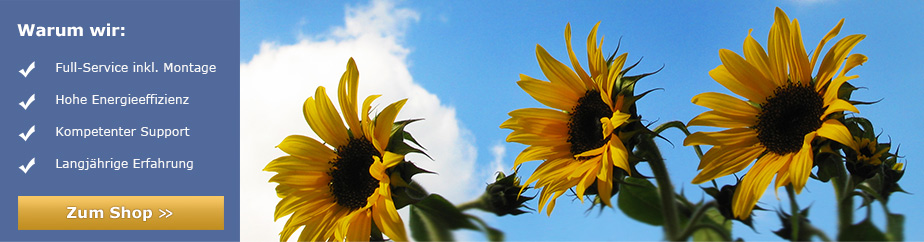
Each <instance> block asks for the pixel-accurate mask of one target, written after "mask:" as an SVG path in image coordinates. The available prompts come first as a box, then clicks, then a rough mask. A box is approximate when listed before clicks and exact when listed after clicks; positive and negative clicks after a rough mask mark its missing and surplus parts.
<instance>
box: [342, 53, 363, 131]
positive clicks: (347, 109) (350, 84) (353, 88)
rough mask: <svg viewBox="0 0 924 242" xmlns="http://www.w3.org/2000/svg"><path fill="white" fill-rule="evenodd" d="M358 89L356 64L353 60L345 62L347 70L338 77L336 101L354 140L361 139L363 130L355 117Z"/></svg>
mask: <svg viewBox="0 0 924 242" xmlns="http://www.w3.org/2000/svg"><path fill="white" fill-rule="evenodd" d="M357 89H359V70H358V69H357V68H356V62H355V61H353V58H350V61H348V62H347V69H346V71H344V72H343V76H341V77H340V86H339V87H338V88H337V99H338V100H339V101H340V109H341V110H342V111H343V119H344V120H345V121H346V123H347V125H348V126H349V127H350V131H352V132H353V137H354V138H361V137H363V129H362V127H361V126H359V118H357V116H356V111H357V110H356V92H357Z"/></svg>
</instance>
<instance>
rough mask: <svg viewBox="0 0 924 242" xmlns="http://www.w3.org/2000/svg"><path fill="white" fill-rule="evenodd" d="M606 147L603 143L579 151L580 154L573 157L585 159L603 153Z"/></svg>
mask: <svg viewBox="0 0 924 242" xmlns="http://www.w3.org/2000/svg"><path fill="white" fill-rule="evenodd" d="M606 148H607V147H606V146H605V145H604V146H600V147H597V148H596V149H592V150H588V151H584V152H581V153H580V154H577V155H575V156H574V158H575V159H577V160H581V159H587V158H591V157H595V156H599V155H600V154H603V151H606Z"/></svg>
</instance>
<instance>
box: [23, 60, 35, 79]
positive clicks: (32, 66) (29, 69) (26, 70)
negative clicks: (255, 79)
mask: <svg viewBox="0 0 924 242" xmlns="http://www.w3.org/2000/svg"><path fill="white" fill-rule="evenodd" d="M32 69H35V61H33V62H32V64H29V68H26V69H25V70H23V69H19V74H22V77H29V73H30V72H32Z"/></svg>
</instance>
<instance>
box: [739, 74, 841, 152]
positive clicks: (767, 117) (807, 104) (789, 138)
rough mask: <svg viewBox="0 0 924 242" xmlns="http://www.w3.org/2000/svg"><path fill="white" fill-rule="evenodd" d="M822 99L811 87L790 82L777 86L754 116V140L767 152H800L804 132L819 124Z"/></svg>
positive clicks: (817, 126)
mask: <svg viewBox="0 0 924 242" xmlns="http://www.w3.org/2000/svg"><path fill="white" fill-rule="evenodd" d="M822 114H824V100H822V97H821V96H820V95H818V93H817V92H815V89H813V88H812V87H810V86H807V85H799V84H789V85H787V86H782V87H778V88H776V90H775V91H773V95H772V96H770V97H769V98H767V101H766V102H764V104H762V105H761V112H760V114H758V115H757V126H755V129H756V130H757V139H758V140H759V141H760V143H761V144H763V145H764V146H765V147H767V150H769V151H770V152H773V153H776V154H778V155H784V154H789V153H793V152H796V151H799V149H801V148H802V141H803V139H804V137H805V135H806V134H808V133H809V132H812V131H815V130H818V128H819V127H821V123H822V122H821V115H822Z"/></svg>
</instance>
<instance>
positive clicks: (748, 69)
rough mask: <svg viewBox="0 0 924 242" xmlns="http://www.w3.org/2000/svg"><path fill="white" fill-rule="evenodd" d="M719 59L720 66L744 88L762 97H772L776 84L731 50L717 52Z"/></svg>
mask: <svg viewBox="0 0 924 242" xmlns="http://www.w3.org/2000/svg"><path fill="white" fill-rule="evenodd" d="M719 58H720V59H721V60H722V64H723V66H725V69H726V70H727V71H728V73H731V75H732V76H734V77H735V79H736V80H738V82H740V83H741V84H742V85H744V87H746V88H748V89H750V90H751V91H753V92H754V93H755V94H757V95H760V96H762V97H769V96H770V95H773V90H775V89H776V84H775V83H773V81H770V80H769V79H767V77H766V76H764V75H763V74H761V73H760V71H759V70H758V69H757V68H755V67H754V66H752V65H751V63H749V62H748V61H746V60H745V59H744V58H741V56H739V55H738V54H737V53H735V52H732V51H731V50H727V49H721V50H719ZM751 100H754V99H751Z"/></svg>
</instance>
